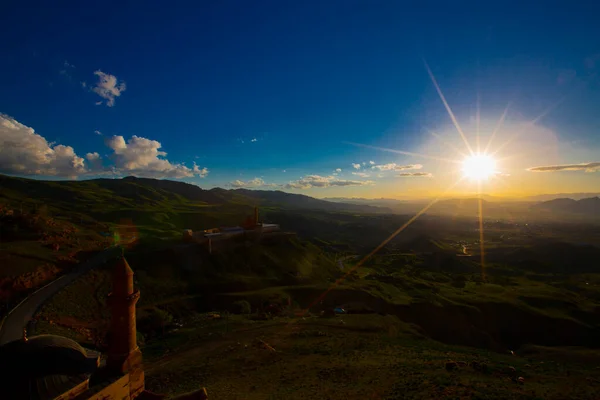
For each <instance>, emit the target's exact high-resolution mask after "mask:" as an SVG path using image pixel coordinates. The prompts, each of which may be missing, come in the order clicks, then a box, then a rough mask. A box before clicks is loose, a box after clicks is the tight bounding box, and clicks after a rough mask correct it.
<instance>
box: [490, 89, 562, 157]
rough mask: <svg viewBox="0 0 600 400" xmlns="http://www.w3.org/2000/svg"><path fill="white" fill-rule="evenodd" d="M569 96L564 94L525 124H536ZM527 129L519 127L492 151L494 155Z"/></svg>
mask: <svg viewBox="0 0 600 400" xmlns="http://www.w3.org/2000/svg"><path fill="white" fill-rule="evenodd" d="M566 98H567V96H563V97H562V98H561V99H560V100H559V101H557V102H556V103H554V104H552V105H551V106H549V107H548V108H546V109H545V110H544V111H542V112H541V113H540V115H538V116H537V117H535V118H533V119H532V120H531V121H528V122H527V123H525V126H526V127H527V126H531V125H535V124H537V123H538V122H539V121H540V120H541V119H542V118H544V117H546V116H547V115H548V114H550V112H551V111H553V110H554V109H555V108H556V107H558V106H559V105H560V104H561V103H562V102H563V101H565V99H566ZM524 131H525V128H522V129H519V130H518V131H517V132H516V133H515V134H514V135H512V136H511V137H509V138H508V139H507V140H506V142H504V143H502V144H501V145H500V146H499V147H498V148H497V149H496V151H495V152H494V153H492V155H496V154H498V153H499V152H500V150H502V149H503V148H504V147H506V146H508V145H509V144H510V143H512V141H513V140H515V139H516V138H517V137H519V136H521V134H522V133H523V132H524Z"/></svg>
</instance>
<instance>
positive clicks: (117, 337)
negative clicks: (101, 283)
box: [106, 257, 144, 398]
mask: <svg viewBox="0 0 600 400" xmlns="http://www.w3.org/2000/svg"><path fill="white" fill-rule="evenodd" d="M139 298H140V292H139V290H134V289H133V271H132V270H131V268H130V267H129V264H127V261H126V260H125V257H121V258H120V259H119V260H118V261H117V264H116V265H115V269H114V273H113V287H112V293H110V294H109V295H108V305H109V306H110V312H111V321H110V331H109V338H108V339H109V341H108V359H107V362H106V366H107V367H108V368H109V369H110V370H111V371H112V372H114V373H115V374H119V375H125V374H129V389H130V397H131V398H134V397H135V396H137V395H138V394H139V393H140V392H141V391H143V390H144V370H143V367H142V352H141V351H140V348H139V347H138V345H137V340H136V334H137V331H136V327H135V304H136V303H137V301H138V300H139Z"/></svg>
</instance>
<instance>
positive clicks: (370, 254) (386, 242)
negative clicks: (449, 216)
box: [290, 178, 464, 323]
mask: <svg viewBox="0 0 600 400" xmlns="http://www.w3.org/2000/svg"><path fill="white" fill-rule="evenodd" d="M463 179H464V178H460V179H458V180H457V181H456V182H454V183H453V184H452V185H450V186H449V187H448V188H447V189H446V190H444V192H443V193H442V194H441V195H439V196H438V197H436V198H435V199H433V200H432V201H431V202H429V204H427V205H426V206H425V207H423V208H422V209H421V210H420V211H419V212H417V213H416V214H415V215H414V216H412V217H411V218H410V219H409V220H408V221H406V222H405V223H404V224H403V225H402V226H401V227H400V228H398V229H396V231H394V233H392V234H391V235H390V236H388V237H387V238H386V239H385V240H384V241H383V242H381V243H380V244H379V245H378V246H377V247H375V248H374V249H373V250H372V251H371V252H370V253H369V254H367V255H366V256H364V257H363V258H362V259H361V260H360V261H359V262H358V263H356V265H354V266H352V268H349V269H348V271H346V273H345V274H344V275H342V277H341V278H338V279H337V280H336V281H335V282H334V283H333V284H332V285H331V286H330V287H329V288H327V290H325V291H324V292H323V293H321V294H320V295H319V296H318V297H317V298H316V299H315V300H314V301H313V302H312V303H310V304H309V306H308V307H307V308H306V309H305V310H304V311H303V312H302V313H301V315H300V316H303V315H305V314H306V313H307V312H308V311H309V310H310V309H311V308H312V307H314V306H315V305H316V304H318V303H319V302H320V301H322V300H323V299H324V298H325V297H326V296H327V295H328V294H329V292H331V291H332V290H333V289H335V288H336V287H337V286H339V285H340V284H341V283H342V282H344V280H346V278H347V277H348V275H350V274H351V273H352V272H354V271H356V270H357V269H358V268H360V267H361V266H362V265H363V264H364V263H365V262H366V261H367V260H368V259H370V258H371V257H373V256H374V255H375V254H376V253H377V252H378V251H379V250H381V249H382V248H383V247H384V246H385V245H386V244H388V243H389V242H390V241H391V240H392V239H394V238H395V237H396V236H398V234H400V232H402V231H403V230H405V229H406V228H407V227H408V226H409V225H410V224H412V223H413V222H414V221H415V220H417V218H419V217H420V216H421V215H423V214H424V213H425V212H427V210H429V209H430V208H431V207H432V206H433V205H434V204H435V203H437V202H438V201H439V200H440V199H441V198H443V197H444V196H445V195H446V194H447V193H448V192H449V191H450V190H452V189H453V188H454V187H455V186H456V185H458V184H459V183H460V182H461V181H462V180H463ZM290 323H293V321H291V322H290Z"/></svg>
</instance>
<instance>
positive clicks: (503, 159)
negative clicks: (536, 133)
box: [494, 144, 556, 161]
mask: <svg viewBox="0 0 600 400" xmlns="http://www.w3.org/2000/svg"><path fill="white" fill-rule="evenodd" d="M555 147H556V145H555V144H549V145H547V146H544V147H539V148H537V149H535V150H529V151H524V152H522V153H514V154H510V155H508V156H505V157H500V158H496V160H498V161H506V160H510V159H514V158H519V157H522V156H525V155H527V156H532V155H534V154H540V153H545V152H546V151H547V150H550V149H552V148H555ZM494 154H495V153H494Z"/></svg>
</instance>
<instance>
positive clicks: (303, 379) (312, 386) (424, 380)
mask: <svg viewBox="0 0 600 400" xmlns="http://www.w3.org/2000/svg"><path fill="white" fill-rule="evenodd" d="M236 318H237V319H233V320H231V321H229V322H228V324H229V327H228V329H225V327H224V325H225V322H223V321H217V322H215V321H209V320H208V321H207V320H204V321H202V320H201V321H199V322H196V323H194V324H192V325H190V326H189V327H186V328H182V329H181V330H180V331H178V332H175V333H172V334H169V335H168V336H167V337H166V338H165V340H164V341H163V342H161V343H159V344H157V345H154V346H150V347H148V348H145V349H144V356H145V360H146V361H145V366H146V377H147V387H148V389H150V390H154V391H157V392H166V393H173V394H174V393H181V392H186V391H189V390H193V389H196V388H198V387H200V386H204V387H206V388H207V390H208V393H209V395H210V396H211V397H214V398H218V399H242V398H243V399H267V398H273V399H275V398H290V399H306V398H320V399H345V398H369V399H456V398H461V399H565V398H579V399H595V398H597V397H596V396H597V393H598V391H599V390H600V379H599V378H600V370H598V369H597V368H596V365H597V362H598V361H600V354H599V353H598V352H593V353H592V352H585V353H579V356H577V353H576V352H574V351H573V349H570V350H569V352H568V354H571V357H570V358H567V359H565V358H560V357H558V356H557V354H556V352H560V350H559V349H554V352H552V351H546V349H544V348H535V347H531V348H529V349H528V351H529V353H528V354H522V355H515V356H511V355H508V354H507V355H502V354H497V353H492V352H488V351H484V350H477V349H473V348H466V347H457V346H447V345H443V344H441V343H439V342H434V341H431V340H429V339H427V338H425V337H422V336H421V335H419V334H418V333H417V331H416V330H415V329H414V327H412V326H410V325H408V324H406V323H403V322H402V321H400V320H399V319H397V318H396V317H393V316H378V315H346V316H341V317H336V318H332V319H323V318H317V317H307V318H304V319H300V320H289V319H283V320H276V321H269V322H251V321H248V320H245V319H243V318H242V317H236ZM263 343H267V344H268V345H269V346H271V347H272V348H273V349H274V351H273V350H270V349H268V348H266V347H265V346H264V344H263ZM167 349H168V352H166V350H167ZM573 354H576V355H575V356H573ZM557 360H558V361H557ZM473 362H476V363H479V364H474V365H475V368H473V366H472V365H473V364H472V363H473ZM447 364H448V368H450V369H451V370H447ZM481 365H483V367H479V366H481ZM511 367H512V368H511ZM513 368H514V371H513ZM519 377H522V378H523V383H519V381H518V380H517V379H518V378H519Z"/></svg>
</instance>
